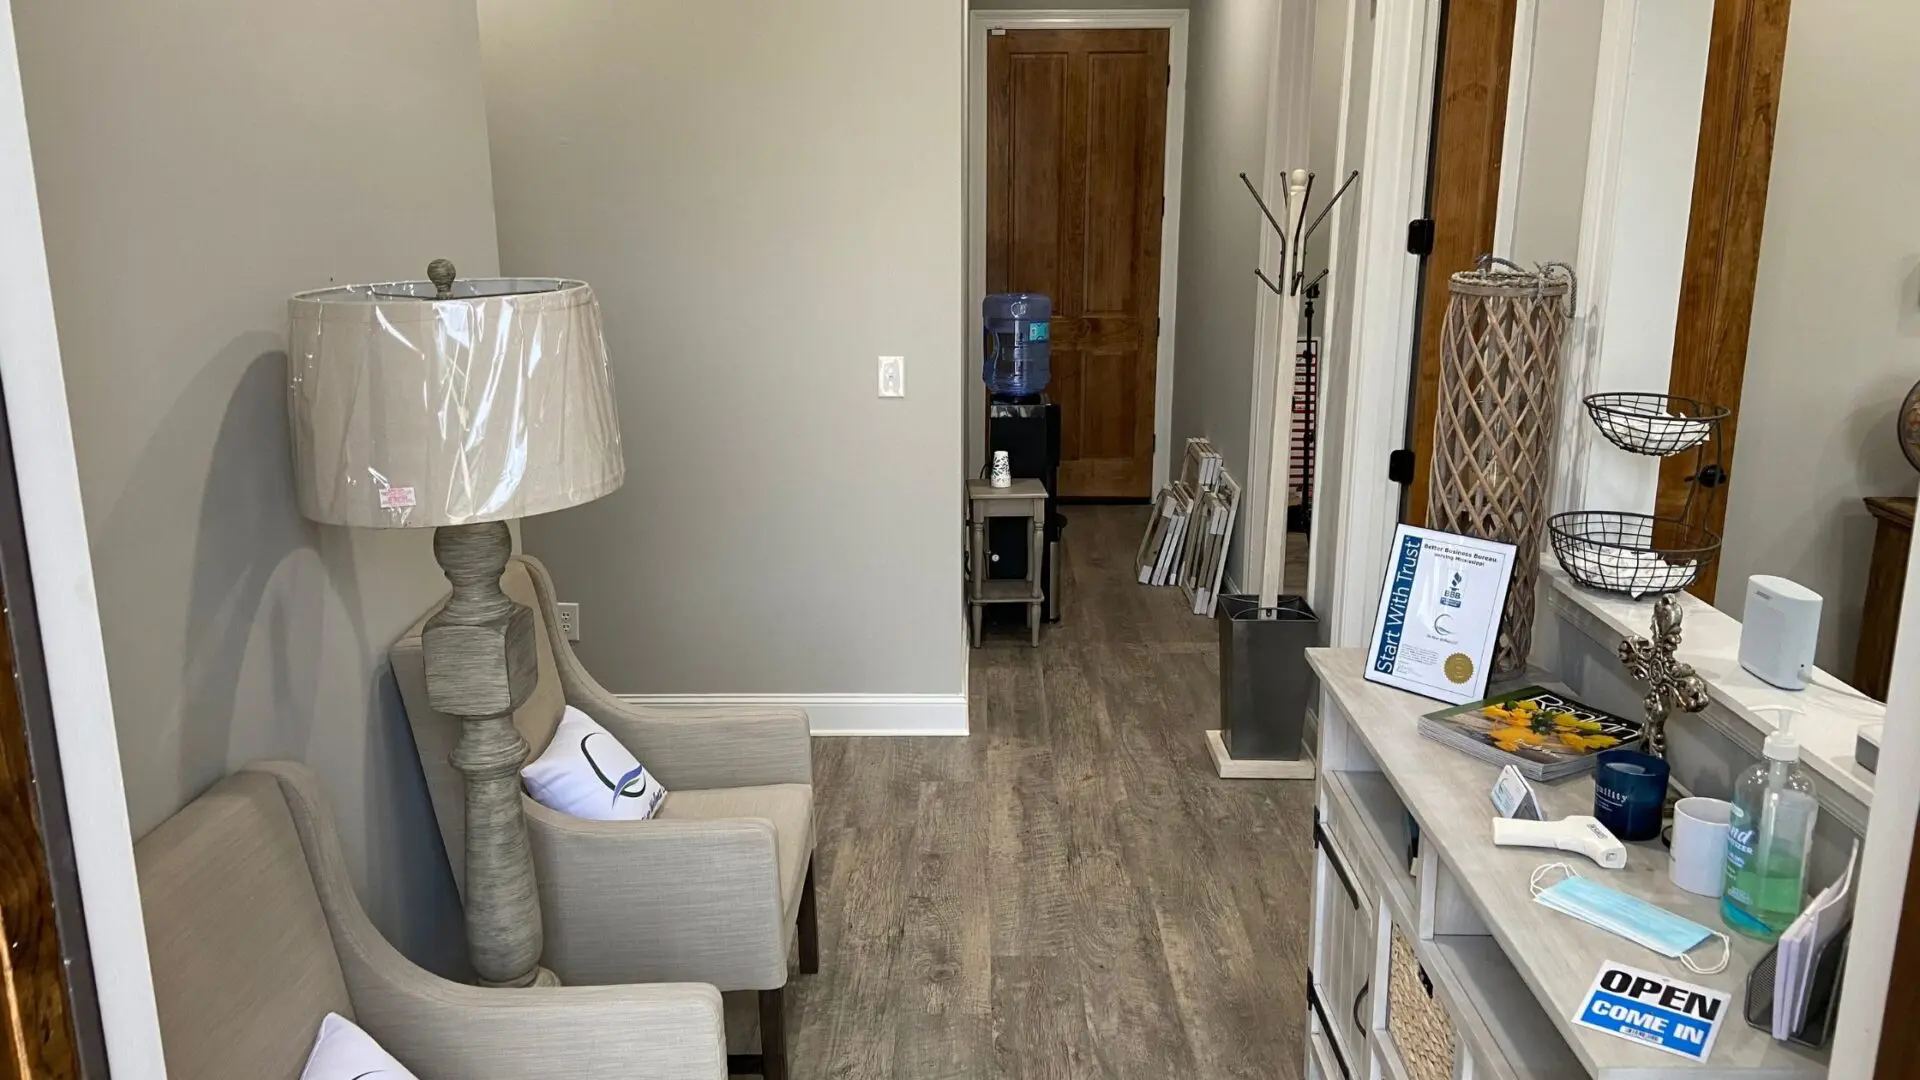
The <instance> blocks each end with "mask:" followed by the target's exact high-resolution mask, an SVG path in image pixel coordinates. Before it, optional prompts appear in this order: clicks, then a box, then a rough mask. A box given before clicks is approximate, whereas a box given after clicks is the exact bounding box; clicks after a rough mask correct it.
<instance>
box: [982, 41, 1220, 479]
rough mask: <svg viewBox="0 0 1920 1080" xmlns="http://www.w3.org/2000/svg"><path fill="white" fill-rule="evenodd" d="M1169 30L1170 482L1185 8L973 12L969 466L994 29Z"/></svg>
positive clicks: (1158, 390)
mask: <svg viewBox="0 0 1920 1080" xmlns="http://www.w3.org/2000/svg"><path fill="white" fill-rule="evenodd" d="M1045 29H1057V30H1059V29H1076V30H1129V29H1132V30H1140V29H1150V30H1166V31H1169V36H1170V39H1171V40H1170V41H1169V42H1168V49H1167V62H1168V64H1170V65H1171V66H1172V68H1173V78H1172V81H1171V82H1170V83H1169V85H1168V87H1167V142H1166V155H1165V157H1166V162H1165V165H1166V178H1165V180H1164V187H1163V192H1164V194H1165V195H1166V199H1167V210H1166V213H1165V214H1164V215H1163V216H1162V218H1161V223H1160V312H1159V316H1160V334H1159V344H1158V347H1157V348H1156V349H1155V350H1154V372H1153V488H1154V490H1155V491H1158V490H1159V489H1160V488H1161V487H1162V486H1164V485H1165V484H1166V483H1167V476H1168V470H1169V468H1170V463H1171V462H1172V460H1173V457H1172V453H1173V451H1172V442H1173V360H1174V357H1173V341H1174V334H1173V317H1174V307H1175V301H1176V300H1177V299H1178V296H1179V284H1180V279H1179V274H1180V174H1181V162H1182V157H1183V148H1184V146H1185V144H1186V129H1187V13H1186V12H1185V11H1183V10H1176V9H1167V10H1158V9H1142V10H1139V11H1126V10H1117V9H1116V10H1101V11H1063V10H1053V9H1047V10H1035V11H975V12H971V13H969V17H968V19H967V311H966V316H965V320H964V323H963V325H964V326H965V327H966V337H965V342H966V344H965V348H964V350H963V351H962V353H961V355H962V356H964V357H965V365H966V366H967V368H968V369H969V372H968V374H967V375H965V376H964V377H963V382H964V384H965V385H966V386H968V387H969V388H970V389H969V391H968V393H967V395H966V401H967V406H966V421H965V423H966V425H967V442H966V446H967V470H968V474H969V475H977V474H978V473H979V472H980V469H981V467H982V465H984V464H985V460H986V444H985V439H984V437H983V435H982V428H983V426H984V424H985V418H984V416H983V412H984V408H985V404H984V400H983V398H982V397H981V393H980V383H979V370H978V366H979V363H980V330H979V327H980V305H981V303H982V302H984V301H985V299H986V295H987V35H988V33H989V32H990V31H992V30H1045Z"/></svg>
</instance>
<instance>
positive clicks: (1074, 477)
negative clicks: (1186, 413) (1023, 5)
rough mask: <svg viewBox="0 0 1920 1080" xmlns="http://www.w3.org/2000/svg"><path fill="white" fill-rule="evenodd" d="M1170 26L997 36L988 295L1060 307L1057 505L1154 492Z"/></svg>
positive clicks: (990, 58)
mask: <svg viewBox="0 0 1920 1080" xmlns="http://www.w3.org/2000/svg"><path fill="white" fill-rule="evenodd" d="M1168 41H1169V33H1168V31H1166V30H1007V31H1005V32H999V31H996V32H995V33H993V34H992V35H991V36H989V37H988V39H987V291H988V292H989V293H997V292H1037V293H1045V294H1046V295H1047V296H1048V297H1050V298H1052V300H1053V322H1052V325H1051V326H1050V327H1049V328H1048V329H1049V336H1050V339H1051V341H1052V368H1053V378H1052V381H1051V383H1050V384H1049V386H1048V389H1047V392H1048V394H1049V395H1051V396H1052V398H1053V400H1054V401H1055V402H1057V403H1058V404H1059V406H1060V444H1061V445H1060V459H1061V460H1060V492H1059V493H1060V494H1061V495H1064V496H1068V497H1083V498H1119V499H1134V498H1148V497H1151V495H1152V494H1153V491H1152V485H1153V449H1154V447H1153V411H1154V410H1153V406H1154V369H1155V363H1156V359H1157V352H1158V348H1157V347H1158V343H1159V342H1158V339H1159V332H1160V327H1159V323H1160V319H1159V311H1160V222H1161V217H1162V215H1163V214H1164V213H1165V210H1166V206H1165V199H1164V198H1163V191H1164V183H1165V167H1166V129H1167V84H1168V80H1169V79H1170V77H1171V75H1170V69H1169V67H1168V65H1167V47H1168Z"/></svg>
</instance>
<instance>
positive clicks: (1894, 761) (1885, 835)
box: [1829, 546, 1920, 1076]
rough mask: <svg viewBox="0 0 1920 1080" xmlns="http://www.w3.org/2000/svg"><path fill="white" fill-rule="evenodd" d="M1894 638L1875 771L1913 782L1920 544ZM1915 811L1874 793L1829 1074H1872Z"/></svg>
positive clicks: (1895, 794) (1904, 788) (1919, 696)
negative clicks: (1853, 943)
mask: <svg viewBox="0 0 1920 1080" xmlns="http://www.w3.org/2000/svg"><path fill="white" fill-rule="evenodd" d="M1897 634H1898V636H1897V637H1896V638H1895V639H1894V647H1893V649H1894V652H1893V666H1892V671H1893V678H1892V681H1891V683H1890V684H1889V685H1888V687H1887V719H1886V728H1885V731H1884V733H1883V734H1882V737H1881V743H1880V766H1879V768H1878V770H1877V772H1878V774H1879V775H1880V776H1884V777H1896V776H1897V777H1907V776H1912V775H1913V774H1914V770H1915V769H1920V546H1915V547H1914V549H1913V550H1912V551H1911V552H1909V553H1908V555H1907V591H1906V596H1905V598H1904V599H1903V600H1902V601H1901V607H1900V627H1899V630H1898V631H1897ZM1916 813H1920V786H1916V785H1914V784H1910V783H1891V784H1879V785H1877V786H1876V787H1875V788H1874V792H1873V811H1872V813H1870V814H1869V815H1868V816H1867V835H1866V836H1865V837H1864V840H1865V842H1864V843H1863V844H1861V850H1860V868H1859V875H1860V876H1859V877H1858V878H1856V879H1855V884H1854V896H1855V901H1854V908H1853V940H1854V941H1856V942H1859V943H1862V944H1866V943H1871V945H1870V946H1869V947H1867V948H1860V949H1855V950H1853V952H1852V954H1851V955H1850V956H1849V958H1848V960H1847V977H1846V981H1845V983H1844V984H1843V985H1842V986H1841V988H1840V1015H1839V1019H1838V1022H1837V1025H1836V1029H1835V1033H1834V1039H1833V1059H1832V1061H1831V1062H1830V1063H1829V1068H1830V1069H1831V1075H1833V1076H1871V1075H1872V1074H1873V1069H1874V1062H1875V1059H1876V1058H1877V1057H1878V1056H1879V1053H1880V1035H1881V1027H1882V1021H1883V1020H1884V1019H1885V1017H1886V1009H1887V983H1888V981H1889V980H1890V979H1891V978H1892V975H1893V946H1894V942H1895V940H1896V939H1897V938H1898V937H1899V934H1900V909H1901V908H1902V907H1904V906H1905V905H1906V903H1907V902H1908V901H1909V900H1910V899H1920V898H1910V897H1908V896H1907V871H1908V865H1907V864H1908V862H1909V861H1910V856H1911V854H1912V851H1913V833H1914V817H1915V814H1916Z"/></svg>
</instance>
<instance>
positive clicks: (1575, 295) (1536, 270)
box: [1474, 253, 1580, 319]
mask: <svg viewBox="0 0 1920 1080" xmlns="http://www.w3.org/2000/svg"><path fill="white" fill-rule="evenodd" d="M1496 266H1499V267H1502V268H1504V269H1503V270H1499V271H1496V270H1494V269H1493V268H1494V267H1496ZM1474 271H1475V272H1476V273H1481V274H1488V275H1490V276H1491V275H1493V274H1496V273H1504V274H1511V275H1513V276H1515V277H1524V278H1531V279H1533V281H1534V296H1535V298H1538V297H1541V296H1545V295H1546V292H1547V286H1549V285H1551V284H1553V282H1554V279H1555V278H1558V277H1564V278H1566V281H1567V310H1566V316H1567V318H1569V319H1571V318H1573V317H1574V316H1575V315H1576V314H1578V312H1579V310H1580V308H1579V296H1580V279H1579V277H1577V276H1576V275H1575V274H1574V272H1573V267H1571V266H1568V265H1567V264H1566V263H1563V262H1544V263H1535V264H1533V269H1531V270H1529V269H1527V268H1526V267H1524V266H1521V265H1520V264H1519V263H1517V262H1514V261H1513V260H1512V259H1503V258H1501V257H1499V256H1498V255H1494V254H1492V253H1488V254H1485V255H1482V256H1480V257H1479V258H1478V259H1476V260H1474Z"/></svg>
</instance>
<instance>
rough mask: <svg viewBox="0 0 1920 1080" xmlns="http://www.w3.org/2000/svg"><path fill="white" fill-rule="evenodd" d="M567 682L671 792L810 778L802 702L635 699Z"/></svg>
mask: <svg viewBox="0 0 1920 1080" xmlns="http://www.w3.org/2000/svg"><path fill="white" fill-rule="evenodd" d="M567 689H568V693H567V703H568V704H569V705H572V706H574V707H575V708H577V709H579V710H581V711H582V712H585V713H586V714H587V715H588V716H591V717H593V718H594V720H596V721H598V722H599V724H600V726H601V727H604V728H606V729H607V731H608V732H610V733H612V735H613V737H614V738H616V739H619V740H620V742H621V744H622V745H624V746H626V748H627V749H629V750H631V751H633V755H634V756H635V757H637V758H639V759H640V762H641V764H643V765H645V766H646V767H647V769H648V771H649V772H652V773H653V774H654V775H655V776H658V777H659V778H660V782H661V783H663V784H665V785H666V786H667V789H668V790H669V791H671V790H673V789H674V788H720V787H758V786H760V785H762V784H811V783H813V740H812V736H810V735H809V734H808V733H807V714H806V713H805V712H804V711H802V710H800V709H785V708H737V707H714V706H711V705H634V704H630V703H628V702H625V701H621V700H620V699H618V698H616V697H613V696H612V695H610V694H607V693H606V692H605V691H600V693H599V694H591V693H586V694H581V695H580V696H579V697H577V698H576V697H575V696H574V686H573V685H572V684H569V686H568V688H567ZM593 689H595V690H598V689H599V688H598V687H597V686H596V687H594V688H593Z"/></svg>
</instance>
